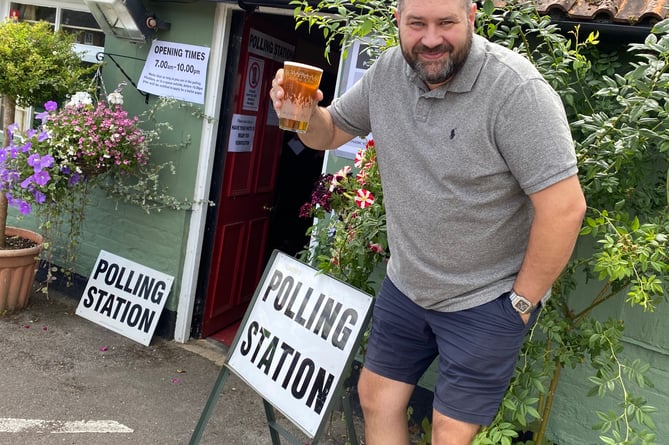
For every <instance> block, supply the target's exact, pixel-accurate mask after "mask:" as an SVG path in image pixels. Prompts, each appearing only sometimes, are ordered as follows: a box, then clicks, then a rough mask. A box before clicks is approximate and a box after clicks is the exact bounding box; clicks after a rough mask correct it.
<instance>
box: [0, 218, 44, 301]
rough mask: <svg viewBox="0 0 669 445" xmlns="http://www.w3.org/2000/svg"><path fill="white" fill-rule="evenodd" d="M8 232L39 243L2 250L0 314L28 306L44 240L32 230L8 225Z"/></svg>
mask: <svg viewBox="0 0 669 445" xmlns="http://www.w3.org/2000/svg"><path fill="white" fill-rule="evenodd" d="M6 234H7V235H17V236H20V237H22V238H26V239H29V240H31V241H34V242H35V243H36V244H37V245H36V246H34V247H29V248H25V249H5V250H0V314H2V313H4V312H12V311H16V310H19V309H23V308H25V307H26V306H27V304H28V299H29V297H30V294H31V292H32V289H33V282H34V281H35V273H36V272H37V267H38V261H39V254H40V252H41V250H42V242H43V239H42V235H40V234H38V233H35V232H32V231H30V230H25V229H19V228H16V227H7V228H6Z"/></svg>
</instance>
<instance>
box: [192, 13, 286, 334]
mask: <svg viewBox="0 0 669 445" xmlns="http://www.w3.org/2000/svg"><path fill="white" fill-rule="evenodd" d="M245 20H246V23H245V25H244V31H243V37H242V51H241V54H240V63H239V70H238V72H237V77H236V79H237V81H236V82H235V91H234V96H233V97H234V104H233V106H232V113H234V114H236V115H238V117H243V118H245V119H246V118H247V117H248V118H253V117H254V118H255V129H254V131H253V143H252V144H251V149H250V150H249V151H234V147H237V149H240V147H244V146H243V145H240V146H235V144H234V143H230V144H228V141H225V144H226V146H227V150H226V151H227V153H226V156H225V162H224V167H223V181H222V187H221V194H220V200H219V203H218V209H217V217H216V234H215V236H214V246H213V248H212V261H211V265H210V270H209V283H208V286H207V298H206V301H205V307H204V313H203V320H202V336H208V335H210V334H212V333H214V332H216V331H218V330H220V329H222V328H224V327H226V326H228V325H230V324H233V323H235V322H236V321H238V320H239V319H241V318H242V316H243V314H244V312H245V311H246V309H247V307H248V304H249V302H250V301H251V298H252V297H253V293H254V291H255V288H256V286H257V283H258V281H259V279H260V277H261V275H262V271H263V270H264V266H265V262H266V259H267V252H266V250H267V237H268V233H269V228H270V218H271V216H272V215H271V211H272V208H273V206H274V200H275V186H276V178H277V169H278V164H279V157H280V154H281V146H282V140H283V131H282V130H280V129H279V127H278V119H276V118H275V116H274V111H273V110H270V109H269V107H270V106H271V104H270V101H269V89H270V88H271V84H272V78H273V77H274V73H275V72H276V70H277V69H278V68H280V67H281V66H282V65H283V60H275V59H273V58H271V56H270V55H264V54H262V53H258V51H253V48H252V45H250V36H252V35H253V36H254V37H255V40H257V36H258V35H260V36H262V37H263V38H265V39H275V40H274V42H275V43H276V42H278V44H281V45H285V46H287V47H292V48H294V46H293V45H292V44H291V43H289V42H285V41H284V40H283V39H281V38H277V37H272V36H273V35H281V33H279V32H273V31H272V30H271V25H269V24H266V23H263V22H262V19H261V18H258V17H257V16H254V15H249V16H247V17H246V19H245ZM288 56H290V53H288ZM259 61H260V62H261V63H258V62H259ZM260 65H262V66H260ZM247 76H252V78H249V79H247ZM249 84H251V85H253V88H252V89H250V88H249V87H248V85H249ZM249 103H251V105H249ZM254 104H255V107H254ZM256 107H257V110H256V109H254V108H256ZM268 114H269V115H268ZM268 117H269V119H268ZM232 133H233V132H231V134H232ZM240 137H241V136H240ZM231 149H233V151H231Z"/></svg>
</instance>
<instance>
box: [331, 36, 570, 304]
mask: <svg viewBox="0 0 669 445" xmlns="http://www.w3.org/2000/svg"><path fill="white" fill-rule="evenodd" d="M328 109H329V112H330V113H331V115H332V117H333V119H334V122H335V124H336V125H337V126H338V127H340V128H342V129H343V130H344V131H347V132H349V133H351V134H355V135H360V136H365V135H367V134H368V133H369V132H370V131H371V132H372V133H373V137H374V142H375V145H376V149H377V158H378V162H379V169H380V172H381V178H382V184H383V192H384V203H385V206H386V216H387V223H388V240H389V244H390V253H391V258H390V262H389V264H388V276H389V278H390V279H391V280H392V281H393V283H394V284H395V285H396V286H397V287H398V288H399V289H400V290H401V291H402V292H404V293H405V294H406V295H408V296H409V297H410V298H411V299H412V300H414V301H415V302H416V303H418V304H419V305H421V306H423V307H425V308H429V309H434V310H440V311H454V310H461V309H466V308H470V307H474V306H477V305H480V304H483V303H486V302H488V301H491V300H493V299H495V298H497V297H498V296H499V295H501V294H502V293H503V292H506V291H508V290H510V289H511V286H512V284H513V282H514V280H515V276H516V275H517V273H518V270H519V269H520V265H521V262H522V260H523V257H524V253H525V249H526V247H527V240H528V234H529V229H530V224H531V222H532V207H531V203H530V200H529V197H528V195H529V194H532V193H534V192H537V191H540V190H542V189H544V188H546V187H548V186H550V185H552V184H554V183H556V182H559V181H561V180H563V179H566V178H568V177H570V176H573V175H575V174H576V172H577V168H576V157H575V154H574V147H573V141H572V139H571V134H570V130H569V125H568V122H567V119H566V116H565V112H564V109H563V106H562V102H561V101H560V98H559V97H558V95H557V94H556V93H555V91H554V90H553V89H552V88H551V87H550V86H549V85H548V84H547V82H546V81H545V80H544V79H543V78H542V77H541V75H540V74H539V73H538V71H537V70H536V69H535V68H534V66H533V65H532V64H531V63H530V62H529V61H527V60H526V59H525V58H524V57H522V56H521V55H519V54H516V53H514V52H513V51H510V50H508V49H506V48H503V47H501V46H499V45H496V44H493V43H490V42H488V41H487V40H485V39H484V38H482V37H480V36H477V35H475V36H474V38H473V42H472V49H471V52H470V54H469V56H468V58H467V61H466V63H465V65H464V66H463V68H462V70H461V71H460V72H459V73H458V74H457V75H456V77H455V78H453V80H452V81H450V82H449V83H448V84H446V85H444V86H442V87H440V88H437V89H435V90H429V89H428V88H427V87H426V86H425V84H424V83H423V82H422V81H421V80H419V79H417V77H416V75H415V73H414V72H413V70H412V69H411V68H410V67H409V66H408V64H407V63H406V62H405V60H404V58H403V56H402V53H401V51H400V49H399V47H395V48H392V49H390V50H388V51H386V52H385V53H384V54H383V55H382V56H381V57H380V58H379V59H378V60H377V61H376V63H375V64H374V65H373V66H372V67H371V68H370V69H369V70H368V71H367V72H366V73H365V75H364V76H363V78H362V79H361V80H360V81H358V82H357V83H356V84H355V85H354V86H353V87H352V88H351V89H350V90H349V91H347V92H346V93H345V94H344V95H343V96H342V97H340V98H338V99H336V100H335V101H333V103H332V104H331V106H330V107H329V108H328Z"/></svg>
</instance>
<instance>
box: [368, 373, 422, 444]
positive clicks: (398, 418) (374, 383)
mask: <svg viewBox="0 0 669 445" xmlns="http://www.w3.org/2000/svg"><path fill="white" fill-rule="evenodd" d="M413 389H414V386H413V385H409V384H408V383H403V382H398V381H396V380H392V379H389V378H386V377H382V376H380V375H378V374H376V373H374V372H372V371H370V370H368V369H366V368H363V369H362V372H361V373H360V379H359V380H358V395H359V396H360V404H361V405H362V411H363V414H364V417H365V445H407V444H408V443H409V427H408V424H407V407H408V405H409V399H410V398H411V394H412V393H413Z"/></svg>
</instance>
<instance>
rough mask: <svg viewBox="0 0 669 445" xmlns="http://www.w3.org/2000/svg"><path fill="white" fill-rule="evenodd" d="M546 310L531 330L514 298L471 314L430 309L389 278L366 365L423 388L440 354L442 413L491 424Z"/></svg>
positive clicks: (437, 394) (438, 402)
mask: <svg viewBox="0 0 669 445" xmlns="http://www.w3.org/2000/svg"><path fill="white" fill-rule="evenodd" d="M538 312H539V311H536V310H535V311H534V313H533V314H532V317H530V322H529V323H528V324H527V325H525V323H523V320H522V319H521V318H520V315H519V314H518V313H517V312H516V310H515V309H514V308H513V306H511V300H510V299H509V294H508V293H504V294H502V295H501V296H500V297H499V298H497V299H495V300H493V301H491V302H490V303H486V304H483V305H481V306H478V307H475V308H472V309H467V310H463V311H457V312H438V311H433V310H426V309H424V308H422V307H420V306H418V305H417V304H415V303H414V302H413V301H411V300H410V299H409V298H407V297H406V296H405V295H404V294H403V293H402V292H401V291H399V290H398V289H397V288H396V287H395V285H393V283H392V282H391V281H390V280H389V279H387V278H386V279H385V281H384V282H383V286H382V287H381V291H380V292H379V295H378V296H377V298H376V302H375V304H374V312H373V316H372V330H371V333H370V337H369V342H368V345H367V352H366V354H365V367H366V368H367V369H369V370H370V371H373V372H375V373H376V374H379V375H381V376H384V377H387V378H390V379H393V380H397V381H401V382H404V383H409V384H412V385H415V384H416V383H418V379H419V378H420V377H421V376H422V375H423V373H424V372H425V370H426V369H427V368H428V367H429V366H430V364H431V363H432V361H433V360H434V359H435V358H436V357H437V356H438V357H439V374H438V377H437V382H436V385H435V388H434V404H433V407H434V409H435V410H437V411H438V412H439V413H441V414H444V415H446V416H448V417H451V418H453V419H456V420H460V421H463V422H468V423H473V424H477V425H488V424H490V423H491V422H492V420H493V419H494V417H495V414H496V413H497V410H498V408H499V405H500V403H501V401H502V398H503V397H504V393H505V392H506V389H507V387H508V385H509V381H510V380H511V377H512V375H513V370H514V368H515V365H516V361H517V359H518V352H519V350H520V347H521V346H522V344H523V341H524V339H525V335H526V334H527V332H528V331H529V329H530V327H531V325H532V324H534V322H535V321H536V317H537V313H538Z"/></svg>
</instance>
